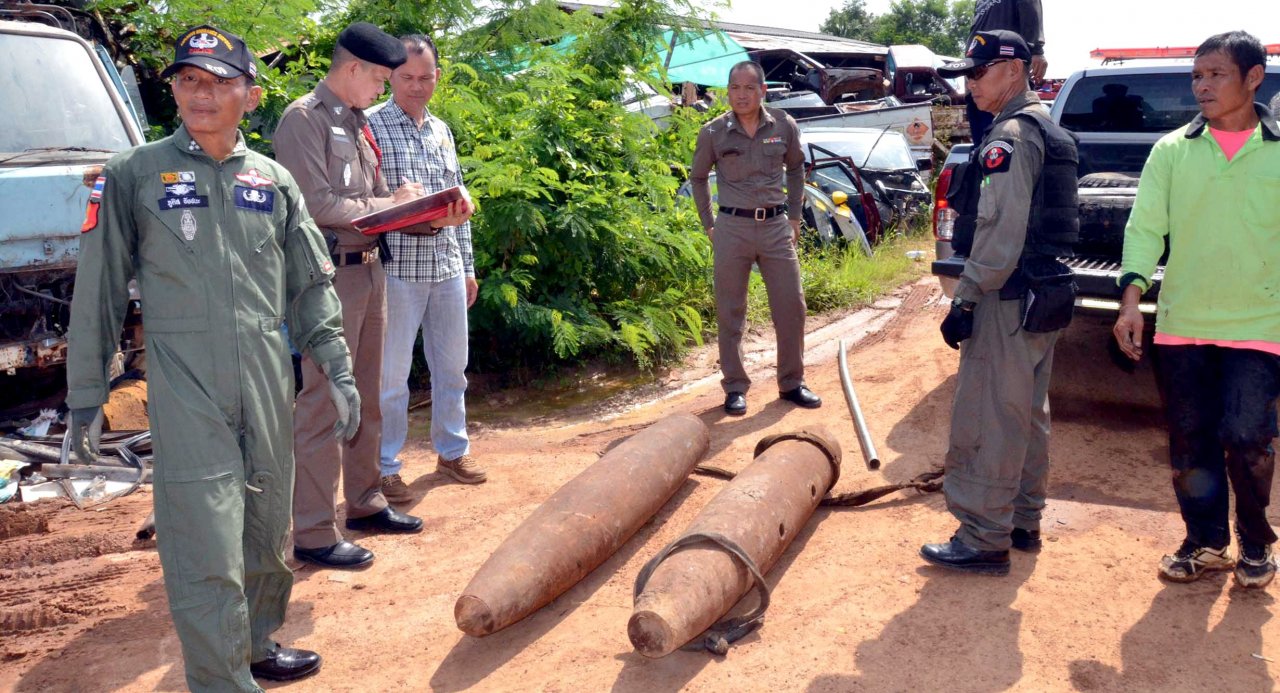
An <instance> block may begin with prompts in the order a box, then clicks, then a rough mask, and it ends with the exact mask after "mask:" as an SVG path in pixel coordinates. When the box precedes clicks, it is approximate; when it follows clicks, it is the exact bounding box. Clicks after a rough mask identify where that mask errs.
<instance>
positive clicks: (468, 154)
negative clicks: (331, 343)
mask: <svg viewBox="0 0 1280 693" xmlns="http://www.w3.org/2000/svg"><path fill="white" fill-rule="evenodd" d="M546 8H547V3H538V4H534V5H524V4H518V5H511V6H507V7H504V8H502V9H500V10H499V11H498V12H497V13H496V15H495V17H494V18H493V19H492V20H491V21H489V22H487V23H486V24H484V25H483V26H482V27H481V28H480V29H478V30H477V31H474V32H467V33H464V34H463V35H462V36H461V37H459V39H458V40H457V41H451V42H449V43H448V45H447V48H448V50H446V49H445V47H442V61H443V63H444V70H445V73H446V78H445V80H444V83H443V84H442V86H441V88H440V90H439V91H438V92H437V96H436V97H435V98H434V99H433V101H432V110H433V112H435V113H436V114H437V115H439V116H440V117H442V118H444V119H445V121H446V122H448V123H450V125H451V127H452V128H453V130H454V135H455V138H456V139H457V141H458V150H459V151H460V152H461V153H462V154H463V155H464V156H463V165H464V167H465V168H466V169H467V174H466V177H467V183H468V186H469V187H470V188H471V190H472V192H473V193H474V195H475V197H476V198H477V200H478V202H479V211H478V213H477V215H476V216H475V217H474V218H473V221H472V235H473V243H474V246H475V250H476V271H477V274H478V275H479V277H480V281H481V291H480V297H479V300H478V301H477V305H476V306H475V307H474V308H473V309H472V311H471V316H470V318H471V325H472V331H473V341H474V342H475V343H476V344H477V345H478V346H481V347H482V348H480V349H477V350H476V352H477V353H475V354H474V355H473V363H476V365H477V366H478V367H480V368H497V367H503V366H510V365H519V366H525V367H529V366H532V367H537V366H540V365H546V364H554V363H557V362H563V361H569V360H581V359H586V358H593V357H601V356H603V357H614V358H625V359H628V360H631V361H633V362H635V363H637V364H639V365H641V366H648V365H651V364H653V363H655V362H656V361H658V360H661V359H665V358H669V357H671V356H674V355H677V354H679V353H680V352H681V351H682V350H683V349H684V348H685V347H686V346H687V345H688V344H691V343H698V342H700V340H701V339H702V330H703V325H702V319H703V315H704V314H705V311H706V310H707V308H708V306H709V305H710V301H709V299H708V295H709V274H710V272H709V269H708V268H709V263H710V248H709V244H708V243H707V242H706V240H705V237H704V236H703V235H702V234H701V233H699V232H698V231H699V229H700V227H699V225H698V222H697V219H696V214H695V213H694V211H693V209H692V207H691V206H690V205H688V204H683V203H682V204H677V203H676V196H675V190H676V187H677V185H678V182H679V179H678V178H677V177H676V176H675V175H673V171H677V172H678V171H681V170H682V169H683V168H684V167H685V166H687V165H688V162H689V161H690V160H691V159H692V155H693V142H694V136H695V135H696V132H697V127H698V125H699V124H700V122H701V120H700V119H696V118H695V116H691V115H686V114H678V115H677V116H675V117H674V118H673V121H674V122H673V124H672V126H671V127H670V128H669V129H668V130H666V131H658V130H656V128H655V127H654V125H653V124H652V122H651V121H650V120H649V119H648V118H646V117H644V116H643V115H640V114H632V113H628V112H626V110H625V108H624V107H623V106H622V105H621V104H622V95H623V94H624V92H626V91H627V90H628V88H629V85H630V84H631V83H633V82H635V81H637V80H642V79H646V80H647V79H654V77H655V76H656V75H658V74H659V70H660V67H659V61H658V48H659V47H660V45H661V43H660V40H659V37H660V28H661V26H662V24H664V23H665V22H668V21H670V18H671V7H669V6H668V5H667V4H665V3H663V2H658V1H656V0H633V1H631V2H627V3H624V4H623V5H622V6H621V7H619V8H618V9H616V10H613V11H611V12H609V13H608V14H606V15H605V16H604V17H603V18H601V17H596V16H594V15H592V14H590V13H588V12H579V13H577V14H575V15H572V16H569V15H564V14H563V13H558V14H550V13H548V12H547V11H546ZM566 35H572V36H574V37H576V40H575V41H573V42H572V43H569V44H561V45H560V46H559V47H557V48H550V47H547V45H549V44H552V43H554V42H556V41H558V40H559V39H561V38H563V37H564V36H566ZM481 46H482V47H485V50H483V51H481V50H477V49H476V47H481ZM450 51H456V52H450ZM655 81H656V80H655ZM483 345H491V346H492V348H488V349H486V348H483Z"/></svg>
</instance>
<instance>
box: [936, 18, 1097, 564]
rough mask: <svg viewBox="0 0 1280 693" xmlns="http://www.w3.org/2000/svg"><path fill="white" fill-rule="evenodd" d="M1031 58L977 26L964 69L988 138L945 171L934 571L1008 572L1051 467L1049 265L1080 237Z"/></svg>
mask: <svg viewBox="0 0 1280 693" xmlns="http://www.w3.org/2000/svg"><path fill="white" fill-rule="evenodd" d="M1030 62H1031V53H1030V51H1029V50H1028V49H1027V44H1026V43H1025V42H1023V40H1022V38H1021V37H1020V36H1018V35H1017V34H1015V33H1013V32H1011V31H990V32H978V33H977V34H975V35H974V37H973V39H972V41H970V43H969V47H968V49H967V51H966V57H965V58H964V59H963V60H960V61H957V62H954V63H951V64H949V65H947V66H945V67H943V68H939V70H938V71H939V72H940V73H942V74H943V75H944V76H947V77H951V76H954V75H963V76H965V77H966V78H967V80H968V85H969V92H970V94H972V95H973V98H974V101H975V102H976V103H977V104H978V106H979V107H980V108H982V110H984V111H987V112H989V113H993V114H995V116H996V117H995V121H994V122H993V124H992V126H991V129H990V131H989V132H988V134H987V137H986V138H985V139H984V140H983V141H982V143H981V144H980V145H979V146H977V147H975V148H974V150H973V151H974V154H973V156H972V157H971V158H970V160H969V161H968V162H967V163H966V164H962V166H961V167H960V168H958V169H957V171H956V172H955V173H954V174H953V176H954V177H955V178H956V179H958V180H959V181H960V183H959V185H958V186H957V187H956V188H955V189H954V190H953V194H951V195H949V196H948V200H949V201H950V202H951V203H952V205H953V206H955V208H956V209H957V210H958V211H959V213H960V218H959V219H958V220H957V222H956V233H955V238H954V239H953V241H952V244H953V245H954V247H955V250H956V254H957V255H963V256H965V258H966V259H965V264H964V272H963V274H962V275H961V277H960V281H959V284H958V286H957V288H956V295H955V300H954V301H953V302H952V304H951V310H950V312H949V313H948V314H947V317H946V319H945V320H944V321H943V322H942V335H943V339H944V340H945V341H946V343H947V345H948V346H950V347H951V348H953V349H959V350H960V369H959V373H958V375H957V378H956V394H955V402H954V405H953V408H952V414H951V440H950V444H949V448H948V450H947V457H946V478H945V481H944V482H943V492H944V493H945V495H946V498H947V508H948V509H949V510H950V511H951V513H952V514H953V515H955V516H956V518H957V519H959V520H960V528H959V529H958V530H956V533H955V536H953V537H952V538H951V540H950V541H949V542H946V543H940V544H926V545H925V546H923V547H922V548H921V549H920V554H921V556H922V557H924V559H925V560H926V561H928V562H930V563H932V564H934V565H940V566H943V567H947V568H954V569H958V570H965V571H969V572H978V573H988V574H995V575H1005V574H1007V573H1008V572H1009V548H1010V546H1012V547H1013V548H1015V549H1020V550H1023V551H1035V550H1038V549H1039V547H1040V513H1041V511H1042V510H1043V508H1044V504H1045V486H1046V481H1047V478H1048V471H1049V400H1048V390H1049V375H1050V371H1051V369H1052V367H1053V347H1054V344H1055V343H1056V342H1057V339H1058V333H1059V332H1060V331H1061V329H1062V328H1063V327H1066V324H1067V323H1068V322H1069V321H1070V320H1071V311H1072V308H1073V304H1074V299H1075V284H1074V282H1073V281H1072V277H1071V271H1070V269H1069V268H1067V267H1066V265H1064V264H1062V263H1061V262H1060V261H1059V260H1058V258H1059V257H1062V256H1067V255H1070V254H1071V249H1072V246H1073V245H1074V244H1075V242H1076V237H1077V235H1078V232H1079V218H1078V216H1077V210H1076V169H1077V154H1076V143H1075V139H1074V137H1073V136H1072V135H1071V134H1070V133H1068V132H1067V131H1065V130H1063V129H1062V128H1060V127H1058V126H1057V125H1055V124H1053V123H1052V122H1051V121H1050V120H1049V118H1048V114H1047V112H1046V111H1045V109H1044V106H1043V105H1042V104H1041V103H1040V100H1039V99H1038V98H1037V97H1036V95H1035V93H1033V92H1031V91H1028V89H1027V86H1028V81H1027V78H1028V70H1029V67H1030Z"/></svg>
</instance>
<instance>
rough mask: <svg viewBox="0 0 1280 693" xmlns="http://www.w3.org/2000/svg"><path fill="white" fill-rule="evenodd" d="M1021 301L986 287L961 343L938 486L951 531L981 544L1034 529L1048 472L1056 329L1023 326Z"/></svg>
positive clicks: (997, 544) (1003, 543)
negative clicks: (954, 524) (954, 522)
mask: <svg viewBox="0 0 1280 693" xmlns="http://www.w3.org/2000/svg"><path fill="white" fill-rule="evenodd" d="M1021 306H1022V302H1021V301H1019V300H1009V301H1002V300H1000V298H999V292H990V293H987V294H985V295H984V296H983V297H982V300H980V301H978V303H977V305H976V306H975V307H974V315H973V336H972V337H971V338H969V339H967V340H965V341H964V342H961V343H960V370H959V373H958V374H957V376H956V396H955V403H954V404H953V409H952V412H951V442H950V448H949V449H948V450H947V458H946V476H945V477H944V478H943V490H944V492H945V495H946V498H947V509H948V510H950V511H951V513H952V514H953V515H955V516H956V518H957V519H959V520H960V529H959V530H957V532H956V535H957V537H958V538H959V539H960V540H961V541H962V542H964V543H965V544H966V545H968V546H972V547H973V548H975V549H980V550H984V551H993V550H995V551H1002V550H1006V549H1008V548H1009V546H1010V540H1009V532H1010V531H1012V530H1013V528H1014V527H1021V528H1023V529H1028V530H1038V529H1039V528H1040V514H1041V511H1042V510H1044V505H1045V492H1046V488H1047V485H1048V479H1049V449H1048V448H1049V377H1050V375H1051V371H1052V369H1053V349H1054V345H1055V344H1056V343H1057V341H1058V334H1059V332H1048V333H1032V332H1027V331H1026V330H1023V329H1022V328H1021V317H1022V316H1021Z"/></svg>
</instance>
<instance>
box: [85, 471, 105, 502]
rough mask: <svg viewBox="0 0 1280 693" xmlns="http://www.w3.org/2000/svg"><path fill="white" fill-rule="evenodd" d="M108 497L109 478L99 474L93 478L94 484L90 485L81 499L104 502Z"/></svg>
mask: <svg viewBox="0 0 1280 693" xmlns="http://www.w3.org/2000/svg"><path fill="white" fill-rule="evenodd" d="M106 495H107V477H105V476H103V475H101V474H99V475H97V476H95V477H93V483H91V484H89V488H86V489H85V490H84V491H83V492H82V493H81V494H80V497H81V498H83V499H87V500H102V499H103V498H104V497H105V496H106Z"/></svg>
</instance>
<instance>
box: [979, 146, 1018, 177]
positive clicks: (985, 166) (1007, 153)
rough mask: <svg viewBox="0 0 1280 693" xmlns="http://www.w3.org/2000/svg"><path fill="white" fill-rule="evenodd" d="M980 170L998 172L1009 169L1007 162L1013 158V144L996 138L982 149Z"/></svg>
mask: <svg viewBox="0 0 1280 693" xmlns="http://www.w3.org/2000/svg"><path fill="white" fill-rule="evenodd" d="M981 160H982V172H983V173H988V174H990V173H1000V172H1001V171H1008V170H1009V162H1011V161H1012V160H1013V145H1012V144H1009V143H1008V142H1005V141H1004V140H996V141H995V142H992V143H991V144H988V145H987V148H986V149H983V150H982V157H981Z"/></svg>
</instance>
